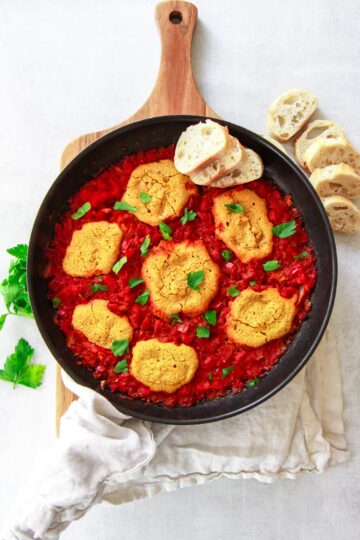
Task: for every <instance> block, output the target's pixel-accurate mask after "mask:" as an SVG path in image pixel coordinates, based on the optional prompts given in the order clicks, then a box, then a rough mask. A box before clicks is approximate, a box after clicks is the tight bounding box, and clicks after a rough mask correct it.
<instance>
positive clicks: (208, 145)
mask: <svg viewBox="0 0 360 540" xmlns="http://www.w3.org/2000/svg"><path fill="white" fill-rule="evenodd" d="M227 143H228V130H227V128H226V127H224V126H221V125H220V124H218V123H216V122H213V121H212V120H206V121H205V122H199V123H198V124H195V125H192V126H189V127H188V128H187V129H186V130H185V131H183V132H182V134H181V135H180V138H179V140H178V142H177V145H176V148H175V157H174V164H175V167H176V169H177V170H178V171H179V172H181V173H182V174H188V175H190V174H195V173H197V172H199V171H200V169H203V168H204V167H206V166H207V165H208V164H209V163H211V162H212V161H214V160H215V159H217V158H219V157H221V156H222V155H223V153H224V152H225V150H226V146H227Z"/></svg>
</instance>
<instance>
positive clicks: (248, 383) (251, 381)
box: [245, 377, 260, 388]
mask: <svg viewBox="0 0 360 540" xmlns="http://www.w3.org/2000/svg"><path fill="white" fill-rule="evenodd" d="M259 381H260V379H259V377H255V378H254V379H250V380H249V381H246V383H245V385H246V386H247V387H248V388H252V387H253V386H255V384H257V383H258V382H259Z"/></svg>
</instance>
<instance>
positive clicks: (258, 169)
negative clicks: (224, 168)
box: [210, 148, 264, 188]
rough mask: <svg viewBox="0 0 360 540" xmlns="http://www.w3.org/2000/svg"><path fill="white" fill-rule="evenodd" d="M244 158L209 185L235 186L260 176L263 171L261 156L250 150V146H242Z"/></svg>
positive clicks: (218, 186)
mask: <svg viewBox="0 0 360 540" xmlns="http://www.w3.org/2000/svg"><path fill="white" fill-rule="evenodd" d="M244 150H245V155H246V159H245V158H244V160H242V161H241V163H240V165H239V166H238V167H236V169H234V170H233V171H232V172H231V173H230V174H227V175H226V176H223V178H219V180H216V181H215V182H213V183H212V184H210V187H215V188H227V187H231V186H237V185H239V184H246V183H247V182H252V181H253V180H257V179H258V178H261V177H262V175H263V172H264V164H263V162H262V159H261V157H260V156H259V155H258V154H257V153H256V152H254V150H250V148H244Z"/></svg>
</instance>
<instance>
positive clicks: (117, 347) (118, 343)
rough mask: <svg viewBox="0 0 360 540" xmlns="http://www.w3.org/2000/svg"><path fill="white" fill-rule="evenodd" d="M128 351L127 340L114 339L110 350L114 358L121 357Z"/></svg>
mask: <svg viewBox="0 0 360 540" xmlns="http://www.w3.org/2000/svg"><path fill="white" fill-rule="evenodd" d="M128 349H129V340H128V339H115V341H113V342H112V344H111V350H112V352H113V354H114V356H122V355H123V354H125V353H126V351H127V350H128Z"/></svg>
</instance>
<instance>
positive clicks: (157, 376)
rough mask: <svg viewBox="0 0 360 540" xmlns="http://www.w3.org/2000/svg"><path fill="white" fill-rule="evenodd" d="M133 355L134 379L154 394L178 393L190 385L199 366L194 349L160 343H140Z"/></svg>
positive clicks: (150, 341) (132, 372)
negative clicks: (179, 389)
mask: <svg viewBox="0 0 360 540" xmlns="http://www.w3.org/2000/svg"><path fill="white" fill-rule="evenodd" d="M132 353H133V357H132V360H131V365H130V373H131V375H132V376H133V377H135V379H137V380H138V381H140V382H141V383H143V384H145V385H146V386H149V388H150V389H151V390H154V391H155V392H168V393H169V394H171V393H172V392H175V390H177V389H178V388H180V387H181V386H184V384H187V383H188V382H190V381H191V379H192V378H193V376H194V375H195V371H196V370H197V367H198V364H199V362H198V357H197V354H196V351H195V350H194V349H193V348H192V347H188V346H187V345H175V343H161V342H160V341H158V340H157V339H149V340H147V341H138V343H137V344H136V345H135V347H134V348H133V350H132Z"/></svg>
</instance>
